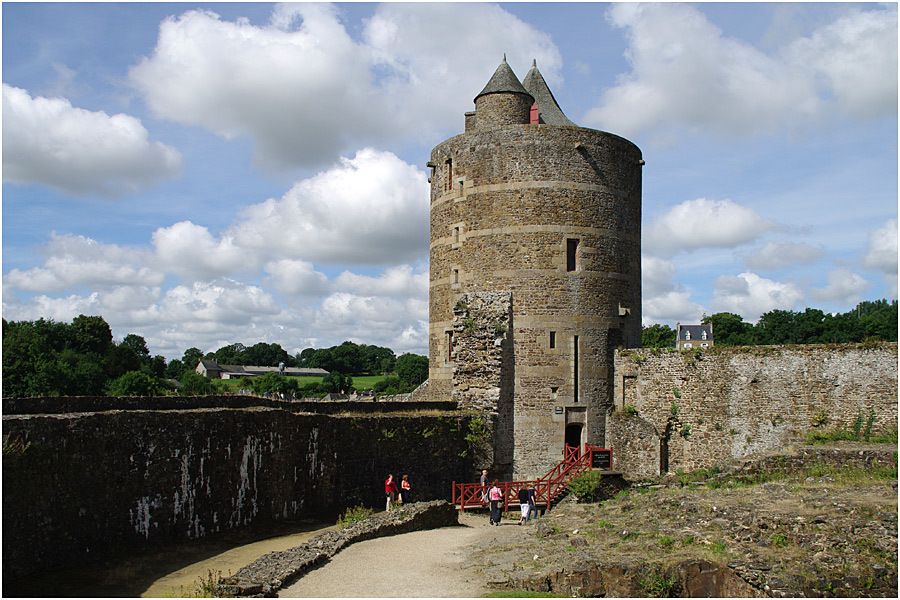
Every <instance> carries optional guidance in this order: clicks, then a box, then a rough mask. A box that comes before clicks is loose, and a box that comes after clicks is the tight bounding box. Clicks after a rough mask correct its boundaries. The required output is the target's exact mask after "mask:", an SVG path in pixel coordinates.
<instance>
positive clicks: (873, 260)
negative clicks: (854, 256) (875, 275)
mask: <svg viewBox="0 0 900 600" xmlns="http://www.w3.org/2000/svg"><path fill="white" fill-rule="evenodd" d="M863 263H864V264H865V265H866V266H867V267H870V268H872V269H878V270H879V271H881V272H882V273H883V274H884V278H885V280H886V281H887V284H888V287H889V292H890V294H891V297H892V298H896V297H897V219H891V220H890V221H888V222H887V223H885V224H884V226H882V227H879V228H878V229H876V230H875V231H873V232H872V233H870V234H869V250H868V252H867V253H866V256H865V258H864V259H863Z"/></svg>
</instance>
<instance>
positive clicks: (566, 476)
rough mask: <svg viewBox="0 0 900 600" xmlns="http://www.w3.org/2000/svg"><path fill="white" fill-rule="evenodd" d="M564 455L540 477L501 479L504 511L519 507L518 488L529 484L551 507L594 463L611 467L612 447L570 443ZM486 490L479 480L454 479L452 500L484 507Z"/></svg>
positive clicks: (537, 501)
mask: <svg viewBox="0 0 900 600" xmlns="http://www.w3.org/2000/svg"><path fill="white" fill-rule="evenodd" d="M604 454H605V455H606V456H601V457H600V458H601V460H596V459H595V458H594V455H604ZM563 456H564V457H563V460H562V461H560V462H559V464H557V465H556V466H555V467H553V468H552V469H550V470H549V471H547V473H546V474H545V475H544V476H543V477H541V478H539V479H535V480H528V481H501V482H499V483H498V484H497V486H498V487H499V488H500V489H501V490H502V492H503V510H504V512H505V511H507V510H508V509H509V507H510V506H518V505H519V491H520V490H522V489H523V488H525V489H527V488H529V487H534V490H535V504H536V505H537V506H541V507H544V508H546V509H548V510H549V509H550V507H551V506H552V505H553V503H554V502H556V501H557V500H558V499H559V498H560V496H562V495H563V494H564V493H565V492H566V489H567V486H568V485H569V482H570V481H572V479H574V478H575V477H577V476H579V475H581V474H582V473H584V472H586V471H589V470H591V468H592V465H595V464H598V463H602V464H604V465H607V466H608V467H611V466H612V450H611V449H609V448H600V447H599V446H591V445H589V444H585V445H584V450H583V451H582V450H581V448H579V447H578V446H568V445H567V446H566V447H565V450H564V455H563ZM602 459H605V460H602ZM608 467H607V468H608ZM487 489H488V488H487V487H482V486H481V484H480V483H456V482H455V481H454V482H453V492H452V496H451V497H452V502H453V504H456V505H457V506H459V509H460V510H463V511H464V510H466V509H467V508H476V507H477V508H481V507H483V506H485V505H486V504H487V503H486V501H485V500H484V498H486V497H487Z"/></svg>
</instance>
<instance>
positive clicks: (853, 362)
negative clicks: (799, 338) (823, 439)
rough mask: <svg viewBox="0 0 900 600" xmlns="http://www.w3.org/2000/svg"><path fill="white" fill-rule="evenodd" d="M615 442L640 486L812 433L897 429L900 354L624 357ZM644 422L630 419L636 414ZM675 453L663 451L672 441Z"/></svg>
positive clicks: (650, 353)
mask: <svg viewBox="0 0 900 600" xmlns="http://www.w3.org/2000/svg"><path fill="white" fill-rule="evenodd" d="M615 360H616V378H615V379H616V381H615V386H616V387H615V400H614V405H615V411H614V412H613V413H612V414H611V415H610V417H609V418H608V419H607V431H606V438H607V440H608V443H609V444H610V445H611V446H612V448H613V450H614V460H615V468H617V469H620V470H622V471H624V472H625V473H626V475H629V476H632V477H640V476H654V475H657V474H659V473H660V466H661V462H663V463H665V462H666V461H665V456H662V457H661V453H663V454H665V451H666V448H667V450H668V471H669V472H672V471H675V470H677V469H682V470H684V471H689V470H692V469H698V468H705V467H710V466H712V465H714V464H716V463H722V462H724V461H727V460H730V459H732V458H740V457H743V456H747V455H749V454H752V453H759V452H767V451H771V450H776V449H779V448H782V447H784V446H786V445H788V444H790V443H792V442H795V441H799V440H800V439H802V437H803V436H805V435H806V434H807V433H808V432H810V431H815V430H820V431H826V430H830V429H833V428H837V427H845V428H851V427H852V426H853V424H854V421H856V420H857V418H862V421H863V427H865V422H866V420H867V419H868V418H869V415H870V414H873V415H874V418H875V421H874V423H873V427H872V430H873V431H875V432H878V431H885V430H888V429H894V428H896V427H897V344H896V343H880V344H848V345H802V346H748V347H735V348H728V347H721V346H720V347H715V348H713V349H711V350H709V351H706V352H699V351H685V352H676V351H663V352H660V351H658V350H653V349H640V350H624V351H618V352H616V359H615ZM634 411H636V415H635V414H629V413H634ZM665 439H667V440H668V443H661V441H662V440H665Z"/></svg>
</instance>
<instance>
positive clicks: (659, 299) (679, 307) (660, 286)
mask: <svg viewBox="0 0 900 600" xmlns="http://www.w3.org/2000/svg"><path fill="white" fill-rule="evenodd" d="M674 277H675V263H674V262H672V261H670V260H664V259H661V258H657V257H653V256H646V255H645V256H642V257H641V291H642V295H643V300H642V303H641V320H642V322H643V324H644V325H650V324H653V323H667V324H674V323H675V322H676V321H681V322H691V321H697V322H699V320H700V316H701V315H702V314H703V307H702V306H701V305H699V304H697V303H696V302H692V301H691V293H690V291H689V290H687V289H685V287H684V286H682V285H680V284H677V283H675V281H674Z"/></svg>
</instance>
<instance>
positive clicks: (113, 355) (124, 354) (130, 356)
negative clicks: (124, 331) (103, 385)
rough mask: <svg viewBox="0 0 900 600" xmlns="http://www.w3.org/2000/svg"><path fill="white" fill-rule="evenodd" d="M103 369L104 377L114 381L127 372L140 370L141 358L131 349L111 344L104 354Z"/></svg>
mask: <svg viewBox="0 0 900 600" xmlns="http://www.w3.org/2000/svg"><path fill="white" fill-rule="evenodd" d="M105 367H106V376H107V377H108V378H109V379H116V378H118V377H121V376H122V375H124V374H125V373H128V372H129V371H138V370H140V368H141V358H140V357H139V356H138V355H137V354H135V353H134V350H132V349H131V348H129V347H127V346H123V345H121V344H113V345H112V346H110V348H109V351H108V352H107V353H106V360H105Z"/></svg>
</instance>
